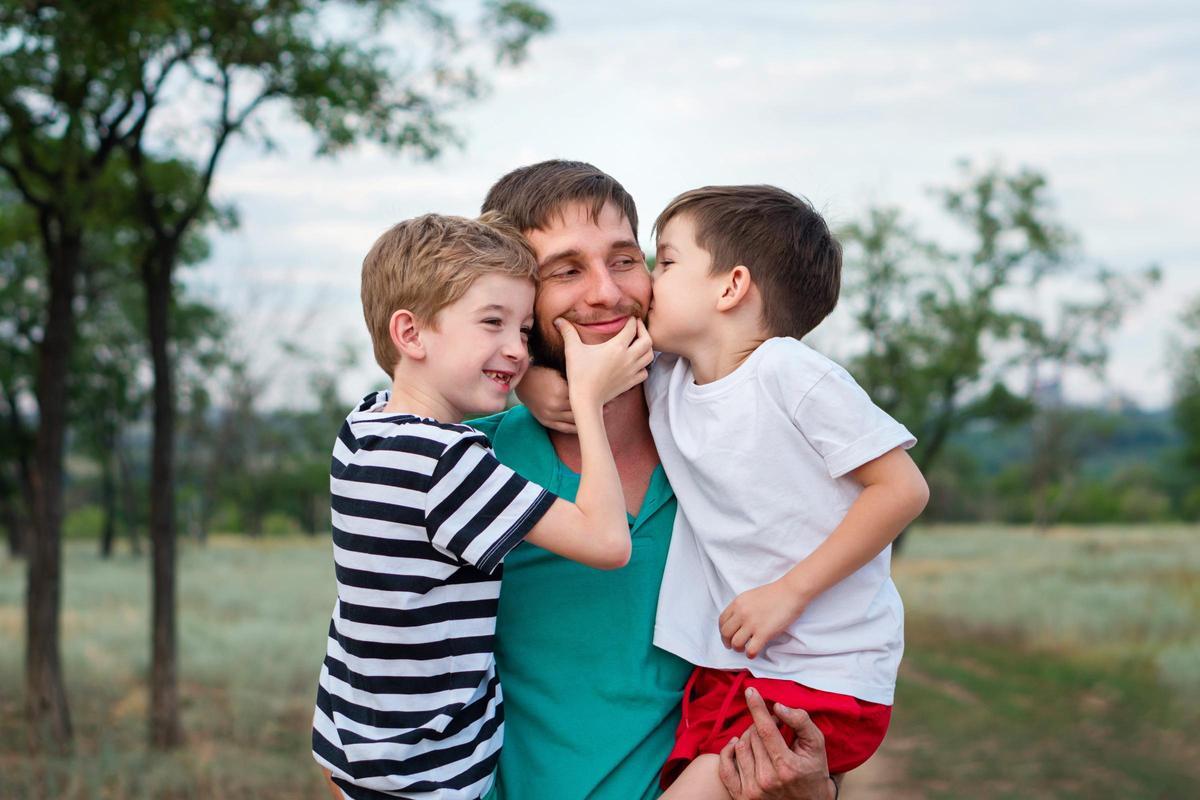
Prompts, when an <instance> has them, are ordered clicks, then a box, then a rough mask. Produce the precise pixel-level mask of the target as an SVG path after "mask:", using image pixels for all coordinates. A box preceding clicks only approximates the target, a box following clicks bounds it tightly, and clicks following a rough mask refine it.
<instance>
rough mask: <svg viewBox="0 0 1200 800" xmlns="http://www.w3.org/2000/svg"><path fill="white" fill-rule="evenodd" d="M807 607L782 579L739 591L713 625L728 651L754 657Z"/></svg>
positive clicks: (805, 601)
mask: <svg viewBox="0 0 1200 800" xmlns="http://www.w3.org/2000/svg"><path fill="white" fill-rule="evenodd" d="M807 605H808V600H807V598H806V597H805V596H804V595H803V593H801V592H798V591H796V590H795V588H794V587H793V586H791V585H790V584H789V583H787V581H786V580H783V579H781V580H777V581H774V582H772V583H768V584H766V585H765V586H759V587H758V588H757V589H751V590H749V591H746V592H742V593H741V594H739V595H738V596H737V597H735V598H733V602H732V603H730V604H729V606H728V607H727V608H726V609H725V610H724V611H722V612H721V616H720V617H719V618H718V620H717V624H718V625H720V628H721V641H722V642H724V643H725V646H726V647H728V648H729V649H731V650H737V651H738V652H739V653H740V652H742V651H743V650H744V651H745V653H746V655H747V656H748V657H750V658H754V657H756V656H757V655H758V654H759V653H761V652H762V651H763V649H764V648H766V646H767V642H769V641H771V640H772V639H774V638H775V637H776V636H778V635H779V634H781V633H783V631H784V630H785V629H786V628H787V627H788V626H789V625H791V624H792V623H793V622H795V621H796V619H797V618H798V617H799V616H800V615H801V614H803V613H804V608H805V606H807Z"/></svg>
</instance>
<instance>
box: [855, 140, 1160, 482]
mask: <svg viewBox="0 0 1200 800" xmlns="http://www.w3.org/2000/svg"><path fill="white" fill-rule="evenodd" d="M934 194H935V196H936V197H938V199H939V200H940V201H941V205H942V207H943V209H944V210H945V211H946V212H947V213H948V215H949V216H950V218H951V219H952V220H953V221H955V222H957V223H958V225H959V227H960V228H961V230H962V232H963V233H964V234H965V235H966V239H965V242H966V244H964V245H960V246H956V247H949V246H944V245H939V244H936V243H934V242H930V241H927V240H925V239H923V238H921V237H920V236H919V235H918V234H917V232H916V231H915V228H914V227H913V226H912V225H911V224H909V223H907V222H906V221H905V220H903V219H902V217H901V214H900V212H899V210H897V209H894V208H872V209H870V210H869V211H868V213H867V215H866V218H865V219H864V220H863V221H861V222H858V223H854V224H852V225H850V226H848V227H847V228H846V229H845V230H844V231H843V232H842V237H841V238H842V241H843V243H844V245H845V248H846V270H845V275H846V282H847V296H848V300H849V302H850V303H851V305H852V307H853V309H854V311H853V316H854V320H855V323H856V325H857V327H858V328H859V330H860V331H861V333H862V334H863V346H862V348H861V350H860V351H859V352H858V353H857V354H855V355H853V356H852V357H851V359H850V362H851V371H852V372H853V373H854V375H855V376H856V378H857V379H858V380H859V382H860V383H861V384H862V385H863V387H864V388H865V389H866V390H867V392H868V393H870V394H871V396H872V397H873V398H875V400H876V402H877V403H879V405H880V406H881V407H882V408H884V410H886V411H888V413H890V414H892V415H893V416H895V417H896V418H898V419H900V420H901V421H903V422H904V423H905V424H906V425H908V427H909V428H910V429H911V430H912V431H913V432H914V433H915V434H916V436H917V438H918V441H919V444H918V446H917V448H916V450H915V451H914V454H913V455H914V458H915V460H916V461H917V463H918V465H920V467H921V468H922V470H923V471H926V472H928V471H930V469H931V467H932V466H933V465H934V464H935V463H936V461H937V460H938V458H939V457H940V456H941V454H942V452H943V449H944V448H945V446H946V443H947V441H948V440H949V437H950V436H951V435H952V434H953V433H955V432H956V431H959V430H961V429H962V428H963V427H964V426H966V425H968V424H970V423H971V422H973V421H975V420H992V421H996V422H1001V423H1011V422H1015V421H1018V420H1021V419H1026V418H1028V417H1029V416H1030V415H1031V414H1033V413H1034V410H1035V408H1036V404H1035V402H1034V398H1033V397H1032V392H1031V391H1030V392H1026V393H1025V394H1024V395H1022V394H1020V393H1018V392H1016V391H1014V390H1013V389H1011V388H1010V386H1011V385H1013V384H1014V383H1015V382H1017V378H1018V376H1020V375H1022V374H1023V375H1026V376H1027V380H1028V381H1029V386H1030V388H1031V389H1032V387H1033V386H1036V385H1037V384H1038V383H1039V382H1040V380H1041V378H1040V377H1039V376H1040V375H1041V374H1042V373H1043V372H1044V371H1045V370H1046V369H1047V368H1048V369H1050V370H1051V371H1052V373H1053V374H1054V375H1056V376H1058V377H1061V375H1062V372H1063V371H1064V370H1067V369H1075V368H1084V369H1090V370H1093V371H1094V372H1097V373H1099V372H1100V371H1101V370H1102V368H1103V366H1104V363H1105V361H1106V358H1107V354H1108V351H1107V338H1108V335H1109V334H1110V333H1111V332H1112V330H1113V329H1114V328H1115V326H1116V324H1117V322H1118V321H1119V320H1120V319H1121V317H1122V315H1123V313H1124V312H1125V310H1126V309H1128V308H1129V306H1130V305H1131V304H1133V303H1135V302H1137V300H1138V299H1139V297H1140V293H1139V291H1138V288H1139V286H1141V285H1142V284H1143V283H1144V282H1145V281H1146V280H1147V279H1149V280H1153V279H1155V278H1156V274H1157V273H1154V272H1149V273H1147V274H1146V275H1145V276H1138V277H1132V278H1131V277H1126V276H1122V275H1119V274H1117V273H1114V272H1112V271H1110V270H1107V269H1104V268H1102V267H1095V266H1092V265H1088V264H1087V263H1086V262H1085V261H1084V260H1083V258H1082V257H1081V256H1080V255H1079V254H1078V252H1077V239H1076V237H1075V236H1074V235H1073V234H1072V233H1071V232H1070V231H1069V230H1067V229H1066V228H1065V227H1064V226H1063V225H1062V224H1061V223H1060V222H1058V220H1057V219H1056V218H1055V216H1054V213H1053V208H1052V205H1051V203H1050V200H1049V199H1048V197H1047V181H1046V178H1045V177H1044V176H1043V175H1042V174H1040V173H1038V172H1036V171H1034V170H1029V169H1020V170H1016V171H1014V172H1006V171H1005V170H1003V169H1002V168H1001V167H999V166H991V167H988V168H983V169H979V168H976V167H973V166H972V165H971V164H970V163H968V162H962V163H961V164H960V175H959V181H958V183H957V184H955V185H952V186H949V187H943V188H939V189H936V190H934ZM1068 274H1070V275H1071V277H1072V283H1073V287H1074V289H1073V291H1072V292H1071V293H1070V296H1069V299H1066V300H1061V301H1053V300H1050V299H1048V297H1047V290H1048V288H1049V287H1050V284H1051V279H1061V278H1063V277H1064V276H1066V275H1068ZM1039 306H1048V308H1045V309H1039Z"/></svg>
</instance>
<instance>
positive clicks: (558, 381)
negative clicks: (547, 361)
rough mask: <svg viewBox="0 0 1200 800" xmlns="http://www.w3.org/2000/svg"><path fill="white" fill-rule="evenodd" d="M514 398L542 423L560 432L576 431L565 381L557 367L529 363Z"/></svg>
mask: <svg viewBox="0 0 1200 800" xmlns="http://www.w3.org/2000/svg"><path fill="white" fill-rule="evenodd" d="M517 399H519V400H520V401H521V402H522V403H524V404H525V407H526V408H528V409H529V413H530V414H533V418H534V419H536V420H537V421H538V422H540V423H541V424H542V427H544V428H549V429H550V430H552V431H558V432H559V433H575V432H576V428H575V415H574V413H572V411H571V397H570V394H569V393H568V391H567V382H566V380H564V379H563V376H562V375H560V374H559V373H558V370H554V369H550V368H549V367H538V366H532V367H530V368H529V371H528V372H526V373H525V377H524V378H522V379H521V382H520V383H518V384H517Z"/></svg>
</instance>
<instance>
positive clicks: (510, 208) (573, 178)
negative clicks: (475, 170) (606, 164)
mask: <svg viewBox="0 0 1200 800" xmlns="http://www.w3.org/2000/svg"><path fill="white" fill-rule="evenodd" d="M571 203H583V204H584V205H585V206H586V207H587V208H588V211H589V213H590V214H591V218H592V220H593V221H595V220H596V219H597V218H599V216H600V212H601V210H602V209H603V208H604V205H605V203H612V204H613V205H614V206H616V207H617V208H618V209H619V210H620V211H621V213H622V214H624V215H625V218H626V219H628V220H629V225H630V227H631V228H633V235H634V237H635V238H636V237H637V227H638V219H637V207H636V206H634V204H633V198H632V197H630V196H629V192H627V191H625V187H624V186H622V185H621V184H620V183H618V182H617V180H616V179H615V178H613V177H612V176H611V175H609V174H607V173H605V172H601V171H600V170H599V169H597V168H596V167H593V166H592V165H591V164H587V163H585V162H583V161H562V160H553V161H542V162H539V163H537V164H530V165H529V166H527V167H519V168H517V169H514V170H513V171H512V172H510V173H508V174H507V175H505V176H504V177H503V178H501V179H500V180H498V181H496V183H495V184H494V185H493V186H492V188H491V189H489V190H488V193H487V197H485V198H484V199H483V208H482V209H481V210H482V211H499V212H500V213H501V214H503V215H504V216H505V217H507V218H508V220H509V222H511V223H512V224H513V225H515V226H516V227H517V229H518V230H521V231H533V230H543V229H545V228H547V227H549V226H550V224H551V223H552V222H553V220H554V217H555V216H557V215H559V214H562V212H563V210H564V209H565V208H566V207H567V206H568V205H570V204H571Z"/></svg>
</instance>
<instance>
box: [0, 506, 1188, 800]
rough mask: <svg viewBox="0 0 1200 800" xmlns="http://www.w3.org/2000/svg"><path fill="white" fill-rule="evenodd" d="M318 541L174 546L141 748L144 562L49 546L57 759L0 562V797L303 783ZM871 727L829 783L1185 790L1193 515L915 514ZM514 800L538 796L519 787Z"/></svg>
mask: <svg viewBox="0 0 1200 800" xmlns="http://www.w3.org/2000/svg"><path fill="white" fill-rule="evenodd" d="M328 558H329V554H328V543H327V541H325V540H323V539H298V538H297V539H283V540H273V539H271V540H260V541H254V542H252V541H250V540H246V539H241V538H226V539H217V540H214V541H211V542H210V544H209V546H208V547H207V548H204V549H196V548H192V547H185V548H184V549H183V552H182V556H181V562H180V568H181V574H180V608H181V613H180V628H181V653H182V665H181V680H182V691H183V698H184V702H185V709H184V726H185V728H186V730H187V734H188V738H189V741H188V747H187V748H186V750H184V751H182V752H180V753H179V754H175V755H170V756H162V755H154V754H149V753H148V752H147V751H146V748H145V746H144V738H145V737H144V733H145V709H146V692H145V689H144V684H145V675H146V673H147V667H148V664H147V659H148V655H147V653H148V645H147V642H148V634H147V630H148V624H149V623H148V610H147V607H146V598H147V596H148V583H149V578H148V567H147V565H146V563H145V562H144V561H140V560H134V559H132V558H129V557H122V556H118V557H115V558H114V559H113V560H111V561H107V562H105V561H101V560H100V559H99V558H97V557H96V555H95V554H94V552H93V549H92V548H91V547H86V546H82V545H73V546H71V547H70V548H69V549H68V551H67V559H66V576H65V585H66V597H65V610H64V616H63V625H64V637H63V646H64V659H65V669H66V674H67V681H68V690H69V693H70V697H71V704H72V712H73V715H74V722H75V726H76V732H77V743H76V746H75V748H74V752H73V754H72V755H70V756H64V757H55V758H50V759H45V758H33V757H32V756H30V755H29V753H28V751H27V750H26V745H25V733H24V727H23V722H22V715H21V708H20V688H21V662H22V657H21V651H22V625H23V621H22V620H23V617H22V609H21V604H22V600H23V594H24V586H23V584H24V579H23V574H24V570H23V565H22V564H19V563H14V562H11V561H3V560H0V798H5V799H6V800H7V798H22V800H23V799H24V798H55V800H57V799H58V798H64V799H67V800H85V799H90V798H97V799H99V798H138V799H141V798H146V799H147V800H148V799H149V798H173V799H174V798H178V799H180V800H182V798H196V799H197V800H200V799H201V798H203V799H204V800H210V799H211V800H221V799H223V798H229V800H233V798H238V799H239V800H241V799H243V798H263V799H264V800H266V799H268V798H269V799H271V800H274V799H275V798H300V799H303V798H313V800H317V798H321V800H325V798H326V797H327V796H326V795H324V794H323V793H322V791H323V790H322V787H321V785H320V783H318V781H317V780H316V772H315V769H314V767H313V765H312V762H311V759H310V757H309V755H308V724H309V721H310V714H311V703H312V698H313V692H314V681H315V677H316V672H317V668H318V663H319V661H320V657H321V653H322V647H323V638H324V633H325V627H326V625H327V624H328V614H329V610H330V607H331V603H332V590H333V587H332V579H331V570H330V567H329V564H328ZM895 573H896V579H897V582H898V583H899V584H900V589H901V593H902V594H903V596H904V598H905V603H906V606H907V613H908V631H907V635H908V647H907V651H906V653H905V662H904V666H903V668H902V674H901V681H900V686H899V690H898V698H897V705H896V711H895V716H894V721H893V726H892V730H891V732H890V733H889V737H888V740H887V742H886V743H885V745H884V748H883V750H882V751H881V752H880V754H879V755H877V756H876V758H875V759H873V760H872V762H870V763H869V764H868V765H867V766H866V767H864V768H863V769H862V771H861V773H862V774H861V775H859V774H855V775H852V776H851V777H850V779H849V781H848V783H847V785H846V791H844V792H843V797H845V798H847V800H855V798H866V797H892V798H925V797H927V798H1070V797H1079V798H1110V797H1111V798H1122V800H1124V799H1125V798H1176V797H1179V798H1185V797H1193V796H1196V787H1198V786H1200V623H1198V622H1197V620H1200V530H1197V529H1195V528H1182V527H1180V528H1153V527H1147V528H1135V527H1124V528H1106V529H1088V530H1067V529H1061V530H1055V531H1052V532H1050V533H1049V534H1045V535H1038V534H1035V533H1032V532H1030V531H1028V530H1026V529H1005V528H992V527H964V528H949V527H947V528H934V529H920V530H916V531H914V532H913V534H912V535H911V536H910V540H909V542H908V550H907V552H906V553H905V556H904V557H903V558H901V559H899V560H898V561H897V563H896V568H895ZM530 800H540V799H539V798H530Z"/></svg>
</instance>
